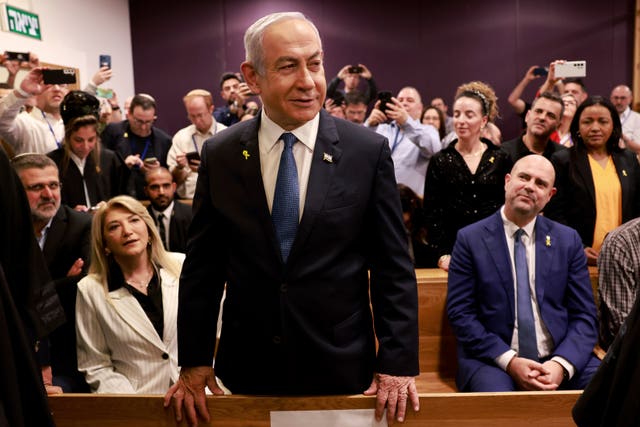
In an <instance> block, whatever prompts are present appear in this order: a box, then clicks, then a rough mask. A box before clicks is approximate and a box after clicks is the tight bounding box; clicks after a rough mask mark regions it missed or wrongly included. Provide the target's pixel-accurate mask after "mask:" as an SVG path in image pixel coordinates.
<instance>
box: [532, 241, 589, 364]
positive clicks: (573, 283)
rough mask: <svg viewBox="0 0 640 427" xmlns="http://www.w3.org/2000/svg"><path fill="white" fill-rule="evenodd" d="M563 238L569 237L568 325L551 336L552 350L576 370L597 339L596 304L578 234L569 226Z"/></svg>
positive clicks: (586, 359) (565, 303) (548, 321)
mask: <svg viewBox="0 0 640 427" xmlns="http://www.w3.org/2000/svg"><path fill="white" fill-rule="evenodd" d="M567 238H568V239H573V241H572V242H571V243H570V244H569V249H568V251H567V262H568V272H569V280H568V283H567V290H566V293H565V298H564V301H563V304H564V306H565V308H566V310H567V315H568V325H567V329H566V334H565V335H564V337H562V338H561V339H558V337H555V336H554V339H555V340H556V348H555V350H554V352H553V354H554V355H557V356H562V357H564V358H565V359H567V360H568V361H569V362H571V364H573V366H575V367H576V369H577V370H578V371H580V370H581V369H582V368H583V367H584V366H585V365H586V363H587V361H588V360H589V357H590V355H591V352H592V350H593V347H594V346H595V344H596V340H597V335H598V332H597V326H596V325H597V320H596V306H595V302H594V299H593V292H592V290H591V280H590V278H589V270H588V268H587V259H586V257H585V254H584V250H583V248H582V242H581V240H580V236H578V233H576V232H575V231H573V230H571V231H570V232H568V236H567ZM543 316H544V315H543ZM543 320H544V321H545V323H551V322H555V321H557V320H556V319H554V318H546V317H545V318H544V319H543ZM547 326H548V328H549V330H555V329H556V328H554V326H553V325H551V324H548V325H547Z"/></svg>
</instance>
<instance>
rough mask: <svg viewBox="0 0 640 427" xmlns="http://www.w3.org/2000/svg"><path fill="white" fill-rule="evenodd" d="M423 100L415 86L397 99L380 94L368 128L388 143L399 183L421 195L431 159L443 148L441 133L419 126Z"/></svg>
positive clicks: (428, 127)
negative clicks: (384, 138)
mask: <svg viewBox="0 0 640 427" xmlns="http://www.w3.org/2000/svg"><path fill="white" fill-rule="evenodd" d="M421 113H422V98H421V97H420V93H419V92H418V90H417V89H416V88H414V87H410V86H406V87H404V88H402V89H400V92H398V96H397V97H392V96H391V93H389V92H384V91H383V92H380V93H379V94H378V100H377V101H376V104H375V106H374V108H373V110H372V111H371V114H370V115H369V118H368V119H367V120H366V122H365V126H367V127H370V128H371V129H373V130H375V131H376V132H377V133H379V134H380V135H383V136H385V137H386V138H387V140H388V141H389V147H390V148H391V158H392V159H393V164H394V165H395V173H396V181H397V182H398V184H404V185H406V186H407V187H409V188H411V189H412V190H413V191H414V192H415V193H416V194H417V195H418V196H420V197H422V194H423V192H424V179H425V176H426V174H427V166H428V164H429V159H430V158H431V156H433V155H434V154H435V153H437V152H438V151H440V150H441V149H442V144H441V143H440V136H439V135H438V131H437V130H436V128H434V127H433V126H431V125H423V124H422V123H420V114H421Z"/></svg>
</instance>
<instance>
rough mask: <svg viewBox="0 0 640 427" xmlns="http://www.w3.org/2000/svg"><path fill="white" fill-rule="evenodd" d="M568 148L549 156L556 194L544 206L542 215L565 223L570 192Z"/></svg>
mask: <svg viewBox="0 0 640 427" xmlns="http://www.w3.org/2000/svg"><path fill="white" fill-rule="evenodd" d="M568 154H569V150H566V152H565V151H560V152H559V153H557V154H554V155H553V156H551V163H552V164H553V168H554V169H555V173H556V181H555V184H554V186H555V187H556V194H555V195H554V196H553V197H552V198H551V200H550V201H549V203H547V206H546V207H545V208H544V216H545V217H547V218H549V219H552V220H554V221H557V222H559V223H561V224H565V225H567V224H568V222H567V216H566V212H567V210H568V209H569V203H570V193H571V189H570V188H569V186H570V183H569V174H570V171H569V168H570V165H569V156H568Z"/></svg>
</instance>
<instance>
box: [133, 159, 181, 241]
mask: <svg viewBox="0 0 640 427" xmlns="http://www.w3.org/2000/svg"><path fill="white" fill-rule="evenodd" d="M145 180H146V183H147V184H146V185H145V187H144V191H145V193H146V194H147V196H148V197H149V201H150V202H151V204H150V205H149V206H148V207H147V210H148V211H149V215H151V217H152V218H153V220H154V221H155V223H156V226H157V227H158V233H160V238H161V239H162V243H163V244H164V247H165V249H166V250H168V251H171V252H183V253H184V252H186V250H187V230H188V229H189V224H191V206H187V205H185V204H182V203H176V201H175V200H174V198H173V197H174V195H175V192H176V183H175V182H174V181H173V176H172V175H171V172H169V171H168V170H167V169H166V168H156V169H151V170H150V171H149V172H147V174H146V175H145Z"/></svg>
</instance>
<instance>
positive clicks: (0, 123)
mask: <svg viewBox="0 0 640 427" xmlns="http://www.w3.org/2000/svg"><path fill="white" fill-rule="evenodd" d="M25 102H26V98H18V97H17V96H16V95H15V94H14V93H13V91H11V92H9V94H8V95H6V96H5V97H3V98H1V99H0V137H2V138H3V139H4V140H5V141H6V142H7V143H9V145H11V146H12V147H13V150H14V151H15V154H16V155H18V154H22V153H39V154H47V153H48V152H50V151H53V150H55V149H57V148H58V143H60V144H61V143H62V141H63V140H64V123H63V122H62V119H55V118H54V117H53V116H52V115H51V114H48V113H46V114H44V115H43V113H42V111H41V110H38V109H37V108H34V109H33V111H32V112H31V113H20V108H22V106H23V105H24V103H25Z"/></svg>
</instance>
